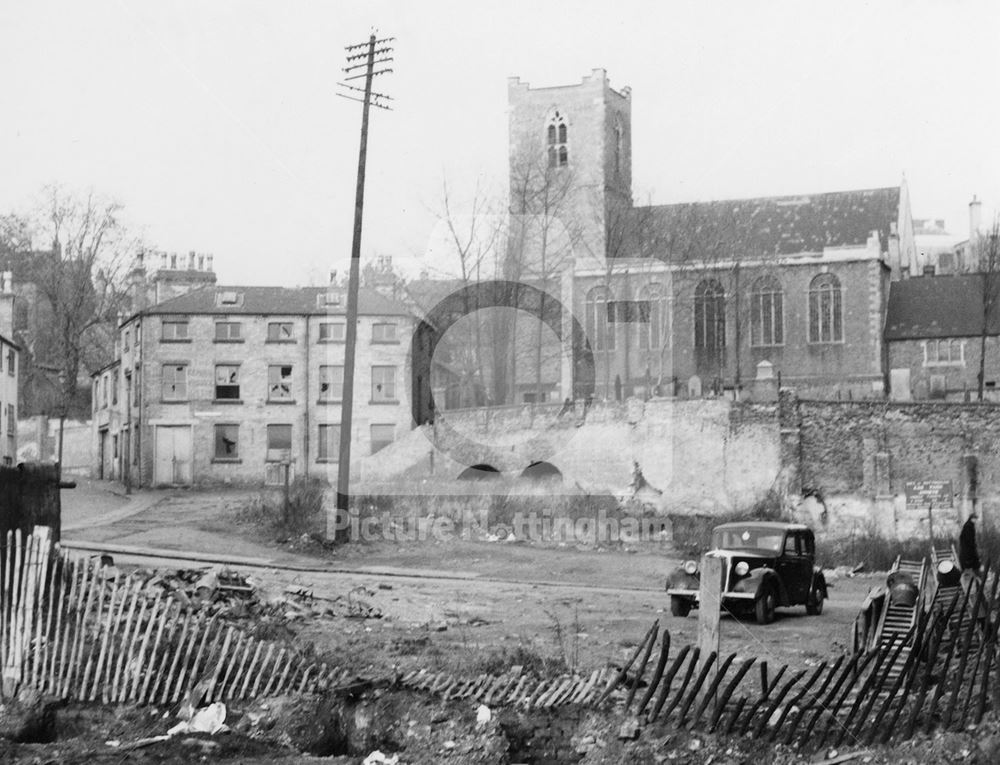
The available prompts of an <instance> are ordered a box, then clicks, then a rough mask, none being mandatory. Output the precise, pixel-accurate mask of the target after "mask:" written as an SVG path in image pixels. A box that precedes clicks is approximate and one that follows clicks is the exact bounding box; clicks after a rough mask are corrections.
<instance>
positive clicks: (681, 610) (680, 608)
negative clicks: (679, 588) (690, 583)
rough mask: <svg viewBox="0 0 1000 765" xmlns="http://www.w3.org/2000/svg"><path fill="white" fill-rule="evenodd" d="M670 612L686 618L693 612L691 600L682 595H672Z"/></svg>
mask: <svg viewBox="0 0 1000 765" xmlns="http://www.w3.org/2000/svg"><path fill="white" fill-rule="evenodd" d="M670 613H671V614H672V615H673V616H680V617H681V618H684V617H685V616H687V615H688V614H689V613H691V601H690V600H688V599H687V598H682V597H681V596H680V595H671V596H670Z"/></svg>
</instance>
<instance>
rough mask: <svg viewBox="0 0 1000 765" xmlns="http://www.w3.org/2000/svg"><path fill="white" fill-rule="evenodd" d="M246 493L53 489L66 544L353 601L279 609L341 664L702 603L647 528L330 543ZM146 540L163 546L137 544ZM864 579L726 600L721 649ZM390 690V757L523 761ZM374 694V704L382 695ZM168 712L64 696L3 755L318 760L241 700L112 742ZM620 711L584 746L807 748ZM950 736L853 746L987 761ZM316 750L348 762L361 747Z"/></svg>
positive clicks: (775, 657) (799, 630) (120, 559)
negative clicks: (798, 600) (728, 610)
mask: <svg viewBox="0 0 1000 765" xmlns="http://www.w3.org/2000/svg"><path fill="white" fill-rule="evenodd" d="M67 495H68V496H67ZM247 500H248V495H246V494H245V493H239V492H225V493H212V494H205V493H195V492H163V493H157V492H144V493H138V494H137V495H134V496H133V497H131V498H124V497H121V496H118V495H114V494H109V493H108V492H107V490H106V488H105V487H104V486H101V485H92V484H87V483H82V484H81V487H80V489H78V490H74V493H72V494H70V492H64V513H63V517H64V532H63V539H64V541H65V542H68V543H72V542H76V543H80V544H85V545H89V546H90V548H92V549H90V550H88V551H78V552H77V553H75V554H94V551H95V550H96V549H99V548H101V547H107V548H109V549H113V551H114V552H113V554H114V557H115V561H116V563H118V564H119V565H121V566H129V565H133V564H134V565H142V566H146V567H149V566H155V567H157V568H196V567H210V566H212V565H213V564H212V563H210V562H208V561H209V560H211V559H213V558H216V559H225V560H227V561H232V560H243V561H245V562H246V564H247V565H244V566H242V567H241V566H240V565H238V564H236V563H232V562H229V563H227V564H225V565H226V567H229V568H232V569H235V570H237V571H241V572H242V573H243V574H245V575H247V576H249V577H250V579H251V581H252V582H253V584H255V585H256V586H257V587H258V588H259V590H260V591H261V593H262V595H266V594H267V593H271V594H274V593H280V592H283V591H285V590H286V588H289V587H291V588H293V589H295V590H297V591H304V592H307V593H310V594H311V595H312V596H313V598H314V599H315V602H316V603H319V604H322V603H324V602H329V603H331V604H333V603H339V604H340V605H341V606H342V605H343V604H344V603H345V602H348V603H351V604H356V605H357V609H356V612H354V613H353V615H351V616H344V615H343V608H340V609H339V615H327V616H323V617H317V618H297V617H296V616H295V614H291V613H290V614H289V615H288V624H287V628H288V630H289V634H291V635H293V636H294V640H295V642H296V644H297V645H299V646H300V647H305V645H306V643H312V645H313V647H314V648H315V651H316V653H317V654H318V656H319V657H320V658H322V659H325V660H327V661H329V662H333V663H336V664H338V665H342V666H349V667H351V668H353V669H354V670H355V671H356V672H357V674H358V675H360V676H378V677H386V676H390V677H391V676H392V675H393V674H394V673H396V672H406V671H408V670H411V669H421V668H422V669H427V670H429V671H434V672H438V671H449V672H454V673H477V674H478V673H480V672H486V671H503V670H504V669H506V668H508V667H510V666H511V665H514V664H521V665H523V666H525V667H526V668H528V669H533V670H537V671H540V672H564V671H566V670H576V671H579V672H589V671H590V670H592V669H594V668H597V667H600V666H605V665H607V664H609V663H610V664H616V665H621V664H622V663H623V662H624V661H625V660H626V659H627V657H628V656H629V655H630V654H631V653H632V652H633V651H634V649H635V646H636V645H637V644H638V642H639V641H640V640H641V639H642V637H643V635H644V634H645V633H646V631H647V630H648V629H649V627H650V625H651V624H652V623H653V621H654V620H657V619H658V620H659V621H660V625H661V628H666V629H668V630H670V632H671V634H672V638H673V644H674V645H683V644H685V643H688V642H693V641H694V640H695V633H696V629H697V612H693V613H692V615H691V616H689V617H688V618H684V619H681V618H675V617H672V616H671V615H670V613H669V601H668V599H667V596H666V593H665V592H664V582H665V578H666V575H667V573H668V572H669V571H671V570H672V568H673V567H674V566H676V565H677V564H678V563H679V562H680V561H679V559H678V557H677V556H676V555H675V554H673V552H672V551H671V549H670V548H669V547H667V546H664V545H662V544H659V543H646V544H645V545H640V546H637V547H634V548H622V547H615V548H593V547H586V546H580V547H577V546H551V545H549V546H542V545H534V544H521V543H514V544H509V543H502V542H488V541H450V542H446V543H435V542H421V543H392V544H390V543H382V542H380V543H364V544H362V543H358V544H351V545H348V546H346V547H338V548H334V549H332V550H329V549H326V548H324V547H323V546H322V545H320V544H317V543H308V542H303V541H301V540H283V541H281V542H278V541H277V540H275V539H273V538H270V537H269V535H268V534H266V533H261V531H260V529H254V528H245V527H238V526H237V525H235V524H234V523H233V515H234V513H235V512H236V511H237V510H238V509H239V508H240V507H241V506H242V505H243V504H244V503H245V502H246V501H247ZM157 550H158V551H160V554H161V555H170V556H171V557H161V558H156V557H150V555H151V554H155V551H157ZM129 551H131V552H129ZM877 581H878V579H877V578H876V577H875V576H874V575H863V576H856V577H844V578H839V579H836V580H835V581H832V582H831V589H830V594H831V599H830V600H829V601H828V602H827V604H826V608H825V610H824V612H823V614H822V615H820V616H807V615H806V614H805V610H804V608H792V609H779V611H778V618H777V619H776V621H775V622H774V623H773V624H770V625H767V626H760V625H757V624H756V623H754V622H753V620H752V619H745V618H733V617H731V616H724V617H723V619H722V624H721V649H722V652H723V654H728V653H736V654H738V655H739V656H740V657H746V656H750V655H754V656H757V657H758V658H759V659H764V660H766V661H767V662H768V664H769V665H771V666H773V667H778V666H780V665H781V664H786V663H787V664H790V665H792V667H793V668H805V667H808V666H810V665H815V664H816V663H818V662H819V661H821V660H822V659H824V658H828V657H832V656H835V655H837V654H839V653H843V652H845V651H847V650H848V649H849V646H850V642H851V640H850V636H851V628H852V624H853V621H854V618H855V616H856V615H857V612H858V607H859V605H860V603H861V601H862V600H863V598H864V596H865V594H866V593H867V592H868V590H869V589H870V587H871V586H872V585H874V584H875V583H876V582H877ZM386 694H387V695H386V696H385V697H384V703H387V704H390V705H391V708H392V709H394V710H396V711H395V712H394V713H393V714H396V715H398V716H399V719H398V721H397V722H398V725H397V728H398V729H399V730H400V731H403V732H402V733H399V736H404V733H405V735H407V736H412V735H414V734H413V733H412V731H413V730H422V731H424V732H425V733H426V735H425V736H422V737H421V738H420V740H419V742H415V741H413V740H411V739H405V736H404V739H405V741H408V742H409V745H408V748H407V749H406V752H407V755H406V757H404V758H403V759H402V760H401V762H406V763H412V762H427V763H437V762H441V761H445V760H447V761H452V762H468V763H473V762H483V763H487V762H498V763H502V762H517V761H519V760H517V759H511V758H510V757H509V756H508V753H507V751H506V748H505V747H506V743H505V741H506V738H505V736H504V735H503V732H501V731H497V730H494V731H492V732H491V734H490V735H485V733H484V732H483V731H481V730H478V729H477V728H476V727H475V721H474V719H472V720H465V721H464V722H463V719H464V718H466V717H469V715H470V714H471V715H473V716H474V710H473V709H470V708H464V707H462V708H457V707H456V708H446V705H445V704H444V703H443V702H441V701H440V700H438V699H434V698H431V697H427V698H426V700H425V701H423V702H422V703H414V698H413V697H406V699H405V700H404V701H405V703H403V702H401V701H400V699H399V698H397V697H398V696H399V695H400V692H398V691H391V692H389V691H387V692H386ZM393 699H395V700H393ZM373 703H381V702H378V697H377V695H376V701H375V702H373ZM452 706H453V707H454V705H452ZM466 706H467V705H466ZM176 711H177V710H174V709H160V708H157V709H145V710H136V709H121V710H107V709H104V710H101V709H94V708H81V707H79V706H77V707H69V708H66V709H63V710H60V711H59V718H60V730H61V733H60V738H59V740H57V741H55V742H52V743H48V744H16V745H15V744H3V743H0V760H2V761H4V762H8V761H9V762H17V763H29V762H30V763H38V764H41V763H56V762H71V763H83V762H98V763H108V764H109V765H110V763H124V762H135V763H143V764H145V763H178V765H180V763H190V762H192V761H212V762H240V763H248V764H251V765H257V764H258V763H265V762H279V763H293V762H295V763H298V762H313V761H316V758H314V757H312V756H310V755H307V754H303V753H302V752H301V746H300V747H298V748H293V747H292V746H290V745H289V744H290V742H289V741H288V737H287V735H285V736H284V737H283V736H282V732H283V727H287V726H288V725H290V724H291V723H293V722H294V721H295V720H297V719H299V718H300V717H301V715H299V714H294V713H293V714H291V715H286V717H285V722H284V723H282V722H276V723H275V722H272V726H273V727H272V728H270V729H268V730H264V731H262V730H258V729H254V730H248V729H247V728H246V726H245V725H244V724H243V722H242V721H244V720H246V719H251V716H250V712H249V710H248V709H237V708H234V709H232V710H230V712H231V718H230V719H227V722H230V723H231V724H232V725H233V727H234V731H233V732H232V733H228V734H221V735H217V736H214V737H206V736H187V737H183V738H182V737H176V738H174V739H172V740H170V741H168V742H156V743H154V744H152V745H150V746H148V747H143V748H141V749H135V750H128V749H127V748H123V746H122V744H127V743H128V742H134V741H135V740H137V739H140V738H142V737H143V736H154V735H158V734H161V733H163V731H164V730H165V729H166V728H168V727H170V725H172V724H173V723H174V722H175V717H174V715H175V714H176ZM254 719H256V718H254ZM620 723H621V720H620V719H615V718H614V715H612V716H611V718H609V719H606V720H605V719H603V718H602V721H600V722H598V721H593V722H591V723H588V726H589V727H588V731H587V732H588V733H594V734H595V735H596V738H597V740H598V741H604V742H606V746H605V747H603V748H601V747H597V748H592V749H591V750H590V751H589V752H588V753H587V754H586V756H585V758H584V760H583V762H586V763H617V762H637V763H646V762H649V763H661V762H679V763H692V764H694V763H699V764H700V763H709V762H711V763H716V764H718V763H727V764H728V765H734V764H735V763H743V762H747V763H749V762H782V763H792V762H806V761H810V760H811V761H816V760H815V758H808V759H802V758H801V757H800V756H799V755H798V754H797V753H794V752H790V751H786V752H781V751H771V750H768V751H766V752H764V751H762V750H761V749H760V747H759V746H756V745H755V744H754V743H753V742H743V741H732V740H726V739H713V738H711V737H698V738H697V742H696V743H692V739H693V738H694V737H692V735H691V734H687V733H678V732H671V731H656V730H650V731H647V732H644V734H643V736H642V737H640V739H639V741H637V742H632V743H629V742H622V741H619V740H618V739H617V735H616V733H617V726H618V725H620ZM456 725H457V726H458V727H455V726H456ZM407 726H408V727H407ZM414 726H416V727H414ZM602 726H603V727H602ZM994 727H995V726H994ZM956 736H957V737H955V736H953V737H952V738H948V739H946V740H945V739H941V740H942V741H945V743H941V744H938V745H937V746H938V748H939V750H940V751H941V752H942V754H941V757H942V758H943V759H940V760H937V759H933V758H932V759H926V758H922V757H920V756H919V754H920V751H921V750H917V749H913V748H911V747H910V745H909V744H907V745H906V747H902V748H900V749H899V750H898V751H893V752H887V751H886V750H873V751H870V752H869V751H868V750H866V754H865V757H866V758H867V759H858V760H857V761H858V762H862V761H864V762H893V763H904V762H906V763H918V762H936V761H940V762H952V761H967V762H977V761H982V762H988V761H990V760H989V759H986V760H982V759H977V757H978V755H977V754H976V752H977V751H978V750H976V748H975V744H974V743H972V742H973V738H971V736H973V734H968V735H965V737H964V738H963V737H962V736H961V735H958V734H956ZM404 739H400V738H398V737H397V738H396V739H394V740H397V741H402V740H404ZM574 740H575V739H574ZM108 741H112V742H118V744H117V745H115V744H109V743H108ZM456 747H457V748H456ZM497 747H499V748H497ZM970 747H971V748H970ZM501 749H502V750H503V751H501ZM927 751H930V750H927ZM463 752H464V754H463ZM387 753H389V752H388V751H387ZM935 756H936V755H935ZM323 761H324V762H334V763H352V765H357V763H359V762H360V761H361V757H358V756H354V757H348V756H344V757H335V758H332V759H324V760H323Z"/></svg>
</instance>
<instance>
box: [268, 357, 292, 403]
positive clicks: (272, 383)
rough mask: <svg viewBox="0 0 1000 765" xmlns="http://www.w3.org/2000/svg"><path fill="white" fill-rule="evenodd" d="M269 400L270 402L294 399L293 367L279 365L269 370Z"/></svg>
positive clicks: (270, 367)
mask: <svg viewBox="0 0 1000 765" xmlns="http://www.w3.org/2000/svg"><path fill="white" fill-rule="evenodd" d="M267 398H268V400H269V401H290V400H291V398H292V366H291V364H277V365H273V366H269V367H268V368H267Z"/></svg>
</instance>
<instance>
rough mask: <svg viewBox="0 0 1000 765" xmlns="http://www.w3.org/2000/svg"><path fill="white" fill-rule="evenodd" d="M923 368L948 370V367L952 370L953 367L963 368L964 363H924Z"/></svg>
mask: <svg viewBox="0 0 1000 765" xmlns="http://www.w3.org/2000/svg"><path fill="white" fill-rule="evenodd" d="M924 366H925V367H927V368H928V369H934V368H944V369H948V368H949V367H952V368H954V367H964V366H965V362H964V361H925V362H924Z"/></svg>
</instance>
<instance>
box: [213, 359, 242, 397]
mask: <svg viewBox="0 0 1000 765" xmlns="http://www.w3.org/2000/svg"><path fill="white" fill-rule="evenodd" d="M239 397H240V367H239V365H238V364H219V365H217V366H216V367H215V398H216V399H218V400H226V401H235V400H239Z"/></svg>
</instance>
